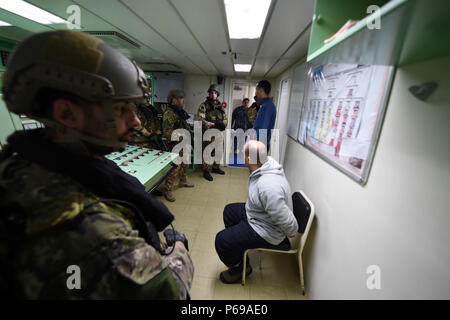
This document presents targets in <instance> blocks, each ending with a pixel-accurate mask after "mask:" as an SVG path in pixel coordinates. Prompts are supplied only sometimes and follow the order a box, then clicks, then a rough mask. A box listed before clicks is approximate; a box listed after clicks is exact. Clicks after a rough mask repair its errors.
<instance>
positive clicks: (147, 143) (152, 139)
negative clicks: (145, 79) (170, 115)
mask: <svg viewBox="0 0 450 320" xmlns="http://www.w3.org/2000/svg"><path fill="white" fill-rule="evenodd" d="M147 94H148V97H147V99H146V102H145V103H142V104H140V105H138V108H137V110H136V114H137V116H138V118H139V120H140V122H141V125H140V126H138V127H136V128H135V129H136V135H135V136H134V137H132V138H131V140H130V142H129V144H131V145H136V146H139V147H144V148H149V149H157V150H163V151H168V146H167V145H166V143H165V142H164V141H163V140H162V114H161V113H160V112H159V111H158V110H157V109H156V108H155V107H154V106H153V105H152V104H151V103H150V99H151V94H152V91H151V88H149V91H148V92H147Z"/></svg>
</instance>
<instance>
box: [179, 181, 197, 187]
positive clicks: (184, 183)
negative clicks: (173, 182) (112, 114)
mask: <svg viewBox="0 0 450 320" xmlns="http://www.w3.org/2000/svg"><path fill="white" fill-rule="evenodd" d="M180 186H182V187H186V188H193V187H195V184H193V183H189V182H187V181H184V182H182V181H180Z"/></svg>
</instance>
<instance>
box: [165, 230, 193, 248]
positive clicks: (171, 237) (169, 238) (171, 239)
mask: <svg viewBox="0 0 450 320" xmlns="http://www.w3.org/2000/svg"><path fill="white" fill-rule="evenodd" d="M164 237H166V242H167V245H169V246H171V245H173V244H174V243H175V241H181V242H183V243H184V246H185V247H186V250H188V251H189V246H188V240H187V239H186V236H185V235H184V234H182V233H181V232H179V231H176V230H175V229H167V230H166V231H164Z"/></svg>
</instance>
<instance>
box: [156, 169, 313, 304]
mask: <svg viewBox="0 0 450 320" xmlns="http://www.w3.org/2000/svg"><path fill="white" fill-rule="evenodd" d="M222 169H223V170H224V171H225V172H226V174H225V175H223V176H222V175H217V174H212V175H213V177H214V181H212V182H209V181H207V180H205V179H204V178H203V177H202V174H201V171H198V170H197V171H196V172H193V173H190V174H189V176H188V180H189V181H190V182H192V183H194V184H195V187H194V188H178V187H175V190H174V192H173V194H174V196H175V197H176V201H175V202H168V201H166V200H165V199H164V198H163V197H158V199H159V200H162V201H163V202H164V203H165V204H166V205H167V206H168V207H169V208H170V209H171V211H172V213H173V214H174V216H175V221H174V223H173V225H174V227H175V229H177V230H179V231H181V232H183V233H185V234H186V236H187V238H188V240H189V246H190V254H191V257H192V260H193V262H194V267H195V274H194V282H193V287H192V292H191V296H192V299H214V300H215V299H221V300H228V299H230V300H231V299H242V300H245V299H255V300H262V299H279V300H287V299H305V297H304V296H302V295H301V290H300V281H299V274H298V265H297V262H296V259H295V256H294V255H287V254H286V255H285V254H271V253H262V270H259V268H258V255H259V254H258V253H256V252H252V253H250V260H251V262H252V267H253V273H252V274H251V275H250V276H249V277H248V278H247V280H246V284H245V286H242V285H241V284H240V283H238V284H231V285H230V284H223V283H222V282H221V281H220V280H219V274H220V272H222V271H223V270H225V269H226V266H225V265H224V264H223V263H222V262H221V261H220V259H219V257H218V256H217V253H216V251H215V248H214V239H215V236H216V234H217V232H219V231H220V230H222V229H223V228H224V226H223V220H222V213H223V208H224V206H225V205H226V204H228V203H232V202H245V200H246V197H247V180H248V175H249V171H248V169H247V168H232V167H225V168H222Z"/></svg>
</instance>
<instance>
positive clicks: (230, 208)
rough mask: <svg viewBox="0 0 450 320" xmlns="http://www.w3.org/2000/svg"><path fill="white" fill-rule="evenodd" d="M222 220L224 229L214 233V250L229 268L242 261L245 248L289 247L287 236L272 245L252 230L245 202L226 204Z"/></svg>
mask: <svg viewBox="0 0 450 320" xmlns="http://www.w3.org/2000/svg"><path fill="white" fill-rule="evenodd" d="M223 222H224V224H225V229H224V230H222V231H220V232H219V233H218V234H217V235H216V251H217V254H218V255H219V258H220V260H222V262H223V263H224V264H225V265H226V266H227V267H229V268H231V267H233V266H235V265H237V264H240V263H242V259H243V257H244V252H245V250H247V249H255V248H269V249H277V250H289V249H290V243H289V240H288V238H285V239H284V240H283V241H282V242H281V243H280V244H279V245H277V246H274V245H272V244H270V243H269V242H267V241H266V240H264V239H263V238H261V236H260V235H259V234H257V233H256V232H255V231H254V230H253V228H252V227H251V226H250V224H249V223H248V221H247V215H246V213H245V203H231V204H227V205H226V206H225V208H224V209H223Z"/></svg>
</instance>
